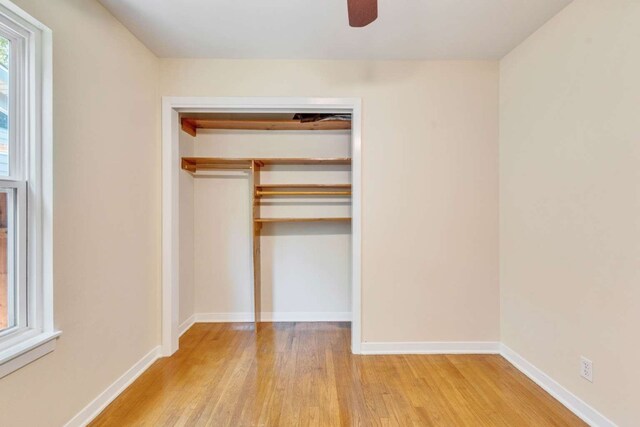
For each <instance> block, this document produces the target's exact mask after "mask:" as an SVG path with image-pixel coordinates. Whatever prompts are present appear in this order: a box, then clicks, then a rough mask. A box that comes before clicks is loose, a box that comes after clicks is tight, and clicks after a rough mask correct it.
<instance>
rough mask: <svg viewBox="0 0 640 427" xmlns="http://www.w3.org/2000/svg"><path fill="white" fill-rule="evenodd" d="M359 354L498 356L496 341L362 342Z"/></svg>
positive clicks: (498, 344)
mask: <svg viewBox="0 0 640 427" xmlns="http://www.w3.org/2000/svg"><path fill="white" fill-rule="evenodd" d="M361 353H362V354H367V355H375V354H499V353H500V343H499V342H497V341H469V342H465V341H463V342H460V341H442V342H440V341H425V342H363V343H362V346H361Z"/></svg>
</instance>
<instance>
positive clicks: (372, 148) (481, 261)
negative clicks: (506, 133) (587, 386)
mask: <svg viewBox="0 0 640 427" xmlns="http://www.w3.org/2000/svg"><path fill="white" fill-rule="evenodd" d="M161 92H162V94H163V95H169V96H321V97H361V98H362V100H363V154H362V174H363V178H362V181H363V200H362V221H363V225H362V227H363V229H362V239H363V240H362V269H363V270H362V285H363V288H362V310H363V311H362V327H363V339H364V340H365V341H370V342H371V341H373V342H395V341H497V340H498V338H499V295H498V151H497V150H498V63H497V62H496V61H373V62H368V61H266V60H264V61H263V60H256V61H254V60H204V59H203V60H200V59H165V60H161Z"/></svg>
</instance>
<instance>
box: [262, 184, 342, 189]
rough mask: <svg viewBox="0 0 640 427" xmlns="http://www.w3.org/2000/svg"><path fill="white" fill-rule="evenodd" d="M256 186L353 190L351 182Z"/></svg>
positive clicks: (265, 186) (266, 186)
mask: <svg viewBox="0 0 640 427" xmlns="http://www.w3.org/2000/svg"><path fill="white" fill-rule="evenodd" d="M256 188H345V189H349V190H351V184H258V185H256Z"/></svg>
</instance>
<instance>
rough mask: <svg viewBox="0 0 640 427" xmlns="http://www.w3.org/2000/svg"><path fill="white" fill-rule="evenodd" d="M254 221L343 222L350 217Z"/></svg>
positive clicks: (349, 219) (264, 219)
mask: <svg viewBox="0 0 640 427" xmlns="http://www.w3.org/2000/svg"><path fill="white" fill-rule="evenodd" d="M254 221H255V222H260V223H266V222H343V221H351V218H256V219H254Z"/></svg>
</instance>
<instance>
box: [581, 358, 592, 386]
mask: <svg viewBox="0 0 640 427" xmlns="http://www.w3.org/2000/svg"><path fill="white" fill-rule="evenodd" d="M580 376H581V377H582V378H584V379H585V380H587V381H590V382H593V362H592V361H591V360H589V359H587V358H586V357H584V356H581V357H580Z"/></svg>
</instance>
